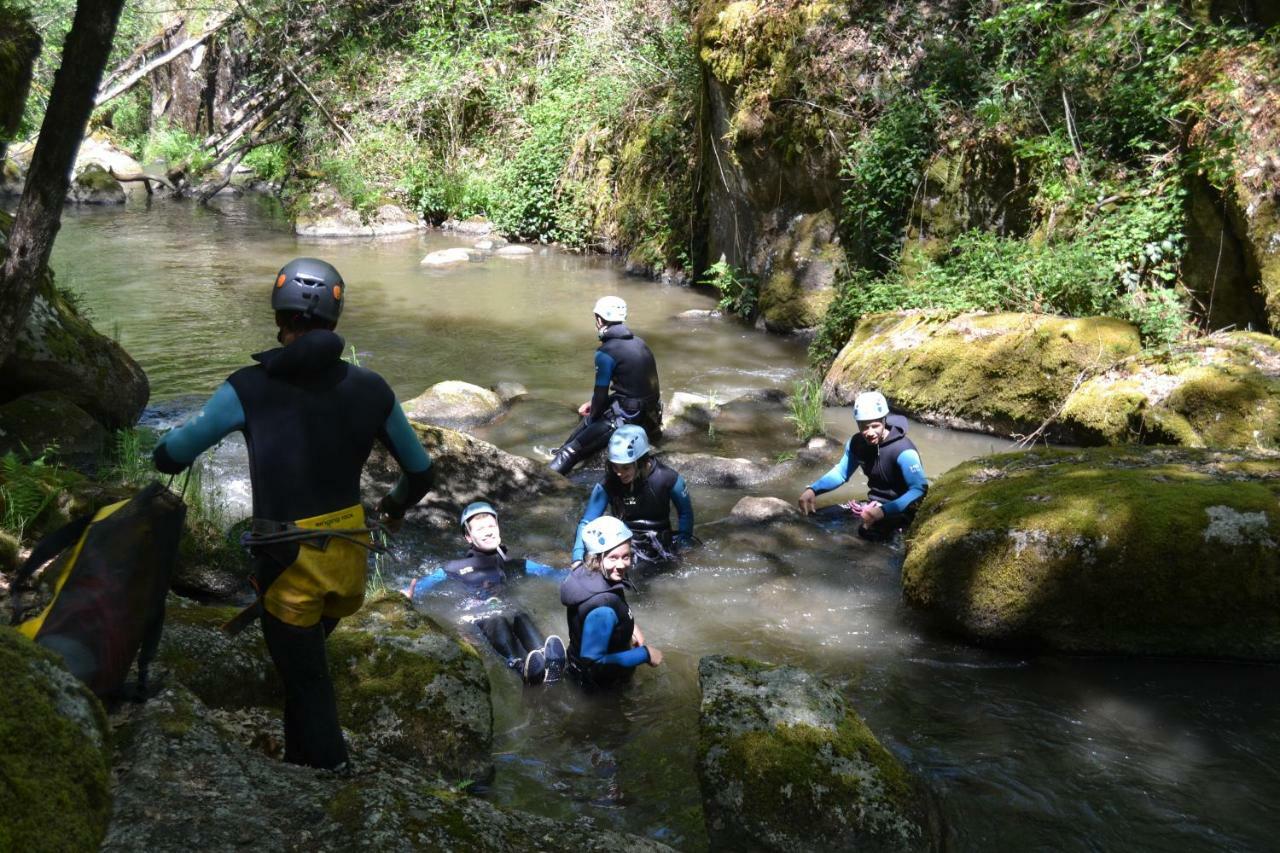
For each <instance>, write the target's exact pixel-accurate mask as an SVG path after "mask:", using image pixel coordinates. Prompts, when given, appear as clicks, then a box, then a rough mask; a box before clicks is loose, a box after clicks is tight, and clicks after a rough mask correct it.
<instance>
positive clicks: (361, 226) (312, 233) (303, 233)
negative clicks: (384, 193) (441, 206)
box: [294, 187, 426, 237]
mask: <svg viewBox="0 0 1280 853" xmlns="http://www.w3.org/2000/svg"><path fill="white" fill-rule="evenodd" d="M294 216H295V220H296V221H295V224H294V231H295V232H297V234H298V236H299V237H402V236H407V235H413V234H417V233H418V232H419V231H421V230H423V229H424V228H425V227H426V225H425V224H424V223H422V222H420V221H419V220H418V218H417V217H416V216H414V215H413V214H411V213H409V212H408V211H406V210H404V209H403V208H401V207H399V206H398V205H395V204H393V203H391V201H390V200H389V199H388V200H386V201H384V203H383V204H380V205H378V207H377V208H376V209H374V210H369V211H358V210H355V209H354V208H352V207H351V205H350V204H348V203H347V201H346V200H345V199H343V198H342V196H341V195H339V194H338V192H337V191H336V190H334V189H333V188H332V187H319V188H317V189H316V190H315V191H314V192H311V193H308V194H307V195H305V196H303V197H302V198H301V199H300V200H299V201H298V203H297V205H296V208H295V212H294Z"/></svg>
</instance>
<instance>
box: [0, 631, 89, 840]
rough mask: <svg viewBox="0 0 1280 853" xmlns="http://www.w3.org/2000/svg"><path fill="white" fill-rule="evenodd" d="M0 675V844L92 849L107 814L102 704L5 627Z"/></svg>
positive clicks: (52, 657)
mask: <svg viewBox="0 0 1280 853" xmlns="http://www.w3.org/2000/svg"><path fill="white" fill-rule="evenodd" d="M0 681H2V682H3V683H4V689H3V692H0V849H3V850H96V849H98V843H99V842H100V841H101V840H102V837H103V835H104V833H105V832H106V830H107V821H108V818H109V816H110V814H111V787H110V781H109V778H108V769H109V755H110V749H109V747H108V730H107V717H106V714H105V713H103V710H102V706H101V705H100V704H99V703H98V700H97V699H96V698H95V697H94V695H93V693H92V692H90V690H89V688H87V687H86V686H85V685H84V684H82V683H81V682H80V681H79V680H77V679H76V678H75V676H73V675H72V674H71V673H69V672H67V670H66V669H65V668H63V666H62V663H61V661H60V660H59V658H58V657H57V656H56V655H54V654H52V653H51V652H49V651H46V650H45V649H43V648H41V647H40V646H38V645H36V644H35V643H33V642H31V641H30V640H28V639H27V638H26V637H24V636H22V635H21V634H19V633H18V632H17V631H15V630H13V629H12V628H7V627H0Z"/></svg>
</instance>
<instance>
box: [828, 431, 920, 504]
mask: <svg viewBox="0 0 1280 853" xmlns="http://www.w3.org/2000/svg"><path fill="white" fill-rule="evenodd" d="M885 428H886V436H885V438H883V439H881V441H880V442H879V443H878V444H871V443H870V442H868V441H867V440H866V439H865V438H863V437H862V434H861V433H854V434H853V436H852V437H851V438H850V439H849V441H848V443H847V444H845V450H844V455H843V456H842V457H841V458H840V461H839V462H837V463H836V464H835V466H833V467H832V468H831V470H829V471H828V472H827V473H825V474H823V475H822V476H821V477H820V478H818V480H816V481H815V482H814V483H813V484H812V485H810V486H809V488H811V489H813V491H814V493H815V494H822V493H824V492H829V491H831V490H832V489H837V488H839V487H840V486H841V485H843V484H844V483H845V482H846V481H848V479H849V478H850V477H852V476H853V472H854V469H855V468H861V469H862V473H863V474H865V475H866V477H867V496H868V498H869V499H870V500H874V501H878V502H879V503H880V508H881V509H882V510H884V514H885V520H888V519H889V518H891V517H894V516H897V515H901V514H907V513H910V514H912V515H914V513H915V510H916V508H917V507H918V506H919V502H920V500H921V499H922V498H923V497H924V496H925V494H926V493H927V492H928V491H929V481H928V480H927V479H925V476H924V465H923V463H921V461H920V451H919V450H917V449H916V446H915V444H914V443H913V442H912V441H911V439H910V438H907V434H906V433H907V419H906V418H904V417H902V416H901V415H889V416H888V417H886V419H885ZM909 521H910V519H909V518H908V522H909ZM883 523H884V521H881V522H879V523H878V524H877V525H876V526H879V524H883Z"/></svg>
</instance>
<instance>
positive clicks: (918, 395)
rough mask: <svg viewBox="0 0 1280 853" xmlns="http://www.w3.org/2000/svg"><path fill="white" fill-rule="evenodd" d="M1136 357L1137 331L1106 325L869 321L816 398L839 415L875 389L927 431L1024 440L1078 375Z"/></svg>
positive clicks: (895, 317) (937, 317) (1032, 320)
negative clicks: (938, 428)
mask: <svg viewBox="0 0 1280 853" xmlns="http://www.w3.org/2000/svg"><path fill="white" fill-rule="evenodd" d="M1139 349H1140V345H1139V340H1138V330H1137V329H1135V328H1134V327H1133V326H1131V325H1130V324H1129V323H1126V322H1124V321H1123V320H1116V319H1113V318H1110V317H1086V318H1077V319H1069V318H1065V317H1054V316H1048V315H1043V314H1017V313H999V314H983V313H970V314H961V315H960V316H958V317H954V316H952V315H950V314H947V313H942V312H903V313H896V314H871V315H868V316H866V317H863V318H862V319H861V320H860V321H858V325H857V327H856V328H855V329H854V333H853V337H852V338H851V339H850V340H849V343H848V344H846V345H845V347H844V349H842V350H841V351H840V354H839V355H838V356H836V360H835V363H834V364H832V366H831V369H830V370H829V371H828V372H827V376H826V379H825V381H824V382H823V393H824V394H825V395H826V401H827V402H828V403H829V404H835V405H843V404H846V403H850V402H852V401H853V398H854V397H855V396H857V394H858V392H860V391H864V390H868V389H875V390H878V391H881V392H883V393H884V394H885V396H887V397H888V398H889V401H890V404H891V405H892V406H893V407H894V409H895V410H900V411H903V412H905V413H906V414H909V415H912V416H913V417H918V418H919V419H921V420H923V421H926V422H931V423H941V424H944V425H946V426H952V427H960V428H964V429H976V430H981V431H983V432H992V433H996V434H1002V435H1017V434H1026V433H1030V432H1031V431H1033V430H1035V429H1036V428H1038V427H1039V426H1040V425H1041V424H1042V423H1043V422H1044V421H1045V420H1046V419H1047V418H1049V416H1050V415H1052V414H1054V413H1055V412H1056V411H1057V410H1058V408H1059V407H1060V406H1061V405H1062V403H1063V401H1064V400H1066V399H1067V395H1068V394H1070V393H1071V391H1072V389H1073V387H1074V386H1075V383H1076V382H1077V381H1078V379H1079V378H1080V376H1081V375H1082V373H1083V374H1087V373H1090V372H1100V371H1102V370H1105V369H1107V368H1108V367H1110V366H1112V365H1114V364H1115V363H1116V362H1118V361H1120V360H1121V359H1122V358H1125V357H1127V356H1131V355H1134V354H1136V353H1137V352H1138V351H1139ZM1051 431H1052V427H1051Z"/></svg>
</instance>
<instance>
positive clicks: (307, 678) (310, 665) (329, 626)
mask: <svg viewBox="0 0 1280 853" xmlns="http://www.w3.org/2000/svg"><path fill="white" fill-rule="evenodd" d="M337 624H338V620H337V619H324V620H321V621H320V622H318V623H317V624H315V625H312V626H311V627H310V628H299V627H297V626H295V625H290V624H288V623H286V622H282V621H281V620H279V619H277V618H276V617H274V616H272V615H271V614H270V613H263V614H262V636H263V638H264V639H265V640H266V642H267V651H268V652H270V654H271V660H272V662H274V663H275V665H276V670H277V671H279V673H280V679H281V680H282V681H283V682H284V760H285V761H287V762H289V763H290V764H303V765H306V766H308V767H320V768H333V767H337V766H338V765H340V764H342V763H344V762H345V761H346V760H347V744H346V741H344V740H343V738H342V726H341V725H340V724H339V723H338V700H337V697H336V696H335V695H334V691H333V681H332V680H331V679H330V678H329V666H328V661H327V660H326V656H325V645H324V641H325V638H326V637H328V636H329V634H331V633H332V632H333V629H334V628H335V627H337Z"/></svg>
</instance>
